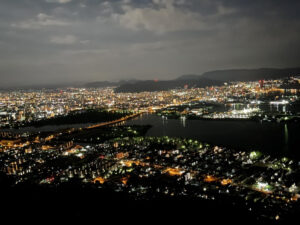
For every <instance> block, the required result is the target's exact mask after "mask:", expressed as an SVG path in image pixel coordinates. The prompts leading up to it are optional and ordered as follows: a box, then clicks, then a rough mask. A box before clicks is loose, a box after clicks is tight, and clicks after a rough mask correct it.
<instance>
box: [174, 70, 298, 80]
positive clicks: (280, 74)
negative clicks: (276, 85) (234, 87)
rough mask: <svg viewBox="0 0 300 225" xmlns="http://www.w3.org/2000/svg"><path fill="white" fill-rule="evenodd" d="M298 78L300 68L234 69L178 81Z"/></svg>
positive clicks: (191, 76) (184, 76)
mask: <svg viewBox="0 0 300 225" xmlns="http://www.w3.org/2000/svg"><path fill="white" fill-rule="evenodd" d="M297 75H298V76H299V75H300V68H286V69H273V68H262V69H234V70H216V71H209V72H206V73H203V74H202V75H183V76H181V77H179V78H178V79H179V80H182V79H183V80H185V79H194V80H196V79H202V78H207V79H212V80H219V81H223V82H226V81H256V80H261V79H264V80H267V79H280V78H284V77H288V76H297Z"/></svg>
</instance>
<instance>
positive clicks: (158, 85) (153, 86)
mask: <svg viewBox="0 0 300 225" xmlns="http://www.w3.org/2000/svg"><path fill="white" fill-rule="evenodd" d="M222 84H223V82H221V81H215V80H211V79H206V78H199V79H194V80H193V79H184V80H183V79H176V80H164V81H152V80H146V81H139V82H136V83H133V84H130V83H127V84H123V85H120V86H119V87H117V88H116V92H143V91H166V90H170V89H176V88H184V87H185V86H187V87H188V88H191V87H207V86H213V85H215V86H216V85H222Z"/></svg>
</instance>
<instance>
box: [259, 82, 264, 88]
mask: <svg viewBox="0 0 300 225" xmlns="http://www.w3.org/2000/svg"><path fill="white" fill-rule="evenodd" d="M259 86H260V88H263V87H264V80H259Z"/></svg>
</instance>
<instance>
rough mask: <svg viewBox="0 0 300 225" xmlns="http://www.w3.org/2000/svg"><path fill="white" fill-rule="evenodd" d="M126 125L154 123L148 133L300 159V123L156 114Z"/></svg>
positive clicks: (128, 122)
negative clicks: (164, 116)
mask: <svg viewBox="0 0 300 225" xmlns="http://www.w3.org/2000/svg"><path fill="white" fill-rule="evenodd" d="M125 124H126V125H148V124H149V125H152V128H151V129H150V130H149V131H148V132H147V134H146V135H147V136H170V137H184V138H193V139H198V140H201V141H203V142H208V143H212V144H217V145H225V146H230V147H233V148H236V149H241V150H246V151H252V150H260V151H262V152H265V153H270V154H271V155H274V156H282V155H285V156H290V157H292V158H295V159H300V124H299V123H298V124H295V123H294V124H292V123H289V124H284V123H274V122H264V123H260V122H254V121H213V120H185V121H184V120H180V119H179V120H175V119H163V118H162V117H160V116H157V115H154V114H144V115H142V116H141V117H138V118H135V119H133V120H130V121H127V122H126V123H125Z"/></svg>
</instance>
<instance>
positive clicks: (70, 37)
mask: <svg viewBox="0 0 300 225" xmlns="http://www.w3.org/2000/svg"><path fill="white" fill-rule="evenodd" d="M299 10H300V2H299V1H297V0H289V1H282V0H263V1H262V0H252V1H239V0H110V1H100V0H40V1H36V0H22V1H11V0H1V2H0V78H1V85H2V86H12V85H20V84H31V83H33V84H37V83H56V82H57V83H59V82H71V81H94V80H107V79H124V78H139V79H146V78H149V79H151V78H154V77H160V78H162V79H169V78H175V77H177V76H179V75H181V74H186V73H198V74H199V73H202V72H205V71H208V70H214V69H223V68H257V67H290V66H291V67H292V66H299V64H298V62H299V58H300V51H299V50H300V44H299V41H298V39H299V30H300V15H299V13H298V12H299Z"/></svg>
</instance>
